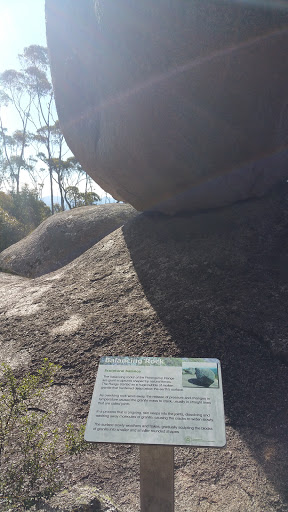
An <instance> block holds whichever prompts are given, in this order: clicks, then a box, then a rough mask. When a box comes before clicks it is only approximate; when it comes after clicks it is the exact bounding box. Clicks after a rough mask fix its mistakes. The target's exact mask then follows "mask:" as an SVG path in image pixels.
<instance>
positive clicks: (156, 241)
mask: <svg viewBox="0 0 288 512" xmlns="http://www.w3.org/2000/svg"><path fill="white" fill-rule="evenodd" d="M287 198H288V187H287V185H286V186H283V187H282V190H280V191H279V190H276V191H275V192H274V193H273V194H271V195H270V196H268V197H265V198H262V199H261V200H258V201H250V202H242V203H239V204H235V205H234V206H233V207H228V208H223V209H219V210H214V211H210V212H203V213H200V214H197V215H190V216H189V215H188V216H183V217H175V218H169V217H165V216H160V215H152V216H147V215H143V214H142V215H139V216H137V217H136V218H135V219H133V220H131V221H129V222H128V223H126V224H125V226H124V227H123V228H119V229H118V230H116V231H114V232H113V233H111V234H110V235H108V236H107V237H105V238H104V239H102V240H101V241H100V242H98V243H97V244H96V245H94V246H93V247H91V248H90V249H89V250H88V251H86V252H85V253H84V254H82V255H81V256H80V257H79V258H77V259H76V260H74V261H73V262H71V263H70V264H69V265H66V266H65V267H64V268H62V269H59V270H57V271H56V272H53V273H50V274H46V275H45V276H41V277H39V278H37V279H34V280H28V279H25V278H23V277H19V276H13V275H8V274H0V286H1V288H0V289H1V293H0V355H1V359H2V360H6V361H8V362H10V363H11V364H12V365H13V366H14V367H15V369H16V371H17V372H19V374H20V373H21V372H23V371H24V369H25V368H26V369H27V368H29V369H33V368H36V367H38V366H39V365H40V363H41V361H42V360H43V357H48V358H49V360H50V361H52V362H54V363H60V364H61V365H62V370H61V371H60V372H59V374H58V376H57V378H56V381H55V385H54V386H53V388H52V389H51V394H50V397H49V399H50V404H51V405H50V406H49V410H50V411H51V417H50V418H51V428H53V427H57V426H58V427H59V428H60V429H61V428H64V424H65V423H67V422H70V421H73V422H76V423H81V422H85V421H86V419H87V414H88V409H89V404H90V400H91V396H92V390H93V387H94V382H95V373H96V370H97V364H98V361H99V357H100V356H104V355H129V356H134V355H135V356H136V355H137V356H142V355H144V356H166V357H167V356H171V357H173V356H179V357H181V356H182V357H218V358H219V359H220V360H221V362H222V368H223V386H224V405H225V414H226V429H227V446H226V447H225V448H223V449H217V450H216V449H208V448H207V449H203V448H191V447H183V448H177V447H176V448H175V500H176V503H175V510H177V512H187V511H189V512H199V511H200V512H208V511H209V512H246V511H253V512H287V511H288V494H287V481H288V464H287V461H288V431H287V424H288V418H287V414H288V395H287V366H288V357H287V355H288V354H287V339H288V328H287V310H288V272H287V268H288V246H287V241H286V240H287V228H288V200H287ZM42 407H43V408H45V404H44V403H43V406H42ZM127 442H129V438H128V439H127ZM207 460H209V471H207ZM64 470H65V472H66V477H67V483H69V486H70V485H75V484H77V485H79V486H83V485H85V486H86V485H87V486H91V487H97V488H98V489H99V490H100V492H103V493H104V494H106V495H108V496H110V497H111V498H112V501H113V503H116V504H117V509H119V510H121V511H123V512H124V511H125V512H128V511H129V512H136V511H138V510H139V453H138V447H137V446H130V445H118V444H116V445H109V444H100V445H98V447H97V449H96V451H93V452H88V453H86V454H85V455H82V456H81V457H80V458H78V459H77V460H76V461H75V459H68V458H67V460H66V462H65V468H63V471H64Z"/></svg>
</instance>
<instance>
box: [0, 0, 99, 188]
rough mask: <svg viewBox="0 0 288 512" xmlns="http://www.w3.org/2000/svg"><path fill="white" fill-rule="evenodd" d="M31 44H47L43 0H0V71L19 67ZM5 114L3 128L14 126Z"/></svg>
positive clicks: (46, 186)
mask: <svg viewBox="0 0 288 512" xmlns="http://www.w3.org/2000/svg"><path fill="white" fill-rule="evenodd" d="M79 1H81V0H79ZM31 44H38V45H41V46H46V45H47V42H46V29H45V0H0V48H1V51H0V73H2V72H3V71H5V70H6V69H19V62H18V54H19V53H22V52H23V49H24V48H25V47H26V46H30V45H31ZM5 114H6V115H5V119H3V120H4V123H5V126H6V128H8V130H9V131H13V130H15V129H16V128H17V126H15V119H16V116H14V115H13V114H12V113H11V111H10V110H6V112H5ZM26 181H27V179H26ZM95 191H96V192H97V193H99V194H100V195H101V196H103V195H104V192H103V190H102V189H101V188H100V187H98V185H95ZM46 195H49V184H48V182H47V184H46V183H45V186H44V189H43V196H46Z"/></svg>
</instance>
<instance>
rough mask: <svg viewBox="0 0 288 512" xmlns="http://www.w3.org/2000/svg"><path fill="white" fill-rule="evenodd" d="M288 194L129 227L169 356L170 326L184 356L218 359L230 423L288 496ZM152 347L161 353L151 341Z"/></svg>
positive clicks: (147, 218) (141, 219) (151, 218)
mask: <svg viewBox="0 0 288 512" xmlns="http://www.w3.org/2000/svg"><path fill="white" fill-rule="evenodd" d="M286 193H287V185H286V186H285V187H282V190H279V189H278V188H277V190H275V191H273V193H271V194H270V195H269V196H267V197H264V198H262V199H259V200H255V201H246V202H242V203H237V204H235V205H233V206H230V207H227V208H221V209H219V210H210V211H207V212H201V213H198V214H194V215H192V214H187V215H185V214H183V215H182V216H177V217H167V216H164V215H156V214H155V215H146V214H142V215H140V216H138V217H137V218H135V219H133V220H132V221H130V222H129V223H127V224H126V225H125V226H124V227H123V233H124V237H125V241H126V244H127V247H128V249H129V251H130V255H131V258H132V261H133V265H134V267H135V270H136V272H137V275H138V278H139V281H140V283H141V285H142V287H143V290H144V292H145V295H146V297H147V299H148V301H149V302H150V304H151V306H152V307H153V308H154V310H155V312H156V313H157V317H158V318H159V319H160V321H161V323H162V324H163V326H164V327H165V329H163V341H165V343H166V346H165V355H167V331H168V333H169V336H170V341H171V347H172V346H173V347H175V344H176V346H177V355H178V356H179V357H197V358H199V357H211V358H218V359H220V361H221V364H222V373H223V389H224V405H225V413H226V417H227V424H228V425H230V426H232V427H233V428H234V429H236V430H237V431H238V432H239V433H240V434H241V437H242V439H243V440H244V441H245V443H246V445H247V446H248V447H249V449H250V450H251V452H252V454H253V457H254V458H255V459H256V460H257V461H258V463H259V464H260V465H261V466H262V468H263V469H264V471H265V473H266V475H267V477H268V479H269V480H270V482H271V483H272V484H273V486H274V488H275V489H276V490H277V491H278V492H279V493H280V495H282V497H283V498H284V499H288V490H287V481H288V465H287V461H288V429H287V424H288V414H287V411H288V407H287V397H288V392H287V388H288V379H287V365H288V357H287V345H286V341H285V340H286V339H287V335H288V332H287V308H288V286H287V284H288V283H287V277H286V274H285V273H284V274H283V272H282V268H283V262H284V263H285V265H286V263H287V264H288V250H287V244H286V245H285V243H284V241H285V239H286V238H285V233H287V227H288V207H287V201H286ZM165 333H166V335H165ZM165 336H166V337H165ZM150 352H151V355H159V356H161V354H158V353H157V354H154V352H153V346H151V347H150ZM173 355H175V348H174V352H173ZM192 380H193V379H192ZM228 443H229V440H228ZM268 454H269V455H268Z"/></svg>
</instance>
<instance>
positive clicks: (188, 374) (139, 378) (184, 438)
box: [85, 356, 226, 512]
mask: <svg viewBox="0 0 288 512" xmlns="http://www.w3.org/2000/svg"><path fill="white" fill-rule="evenodd" d="M85 440H86V441H91V442H98V443H99V442H100V443H101V442H102V443H124V444H132V443H135V444H139V445H140V495H141V512H174V446H201V447H204V446H207V447H209V448H211V447H221V446H225V444H226V437H225V420H224V403H223V390H222V378H221V366H220V362H219V360H218V359H204V358H202V359H200V358H198V359H192V358H167V357H111V356H107V357H101V360H100V364H99V368H98V374H97V379H96V383H95V387H94V392H93V396H92V402H91V406H90V411H89V416H88V421H87V425H86V431H85Z"/></svg>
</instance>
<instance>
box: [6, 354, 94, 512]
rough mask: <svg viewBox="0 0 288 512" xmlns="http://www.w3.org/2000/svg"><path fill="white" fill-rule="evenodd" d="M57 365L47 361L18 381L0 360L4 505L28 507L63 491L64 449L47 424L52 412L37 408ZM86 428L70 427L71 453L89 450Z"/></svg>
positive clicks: (69, 445)
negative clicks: (62, 466) (85, 438)
mask: <svg viewBox="0 0 288 512" xmlns="http://www.w3.org/2000/svg"><path fill="white" fill-rule="evenodd" d="M59 368H60V367H59V366H58V365H54V364H52V363H49V362H48V360H47V359H44V362H43V365H42V366H41V368H39V369H38V370H37V372H36V373H35V374H28V375H26V376H25V377H24V378H22V379H16V377H15V374H14V372H13V370H12V369H11V367H10V366H8V365H6V364H2V378H1V383H0V509H1V510H5V509H9V507H11V506H13V511H14V510H15V511H18V510H19V511H20V510H25V509H28V508H30V507H31V506H32V505H33V504H35V503H36V502H37V501H38V500H39V499H40V498H49V497H51V496H52V495H53V494H54V493H55V492H57V491H58V490H60V488H61V487H62V482H61V479H60V475H59V461H60V458H61V457H62V456H63V454H64V453H63V449H62V447H61V443H60V442H59V432H58V430H57V429H54V430H49V428H48V427H47V424H48V421H47V420H48V418H49V416H50V414H49V413H46V412H43V411H41V410H40V409H38V408H37V405H38V403H37V402H38V401H39V398H40V397H41V396H42V395H43V393H44V391H45V389H47V388H48V387H50V386H51V385H52V384H53V380H54V375H55V373H56V372H57V371H58V370H59ZM83 434H84V427H80V429H77V428H75V427H74V426H73V425H72V424H68V425H67V426H66V441H65V448H66V450H65V451H66V453H68V454H78V453H80V452H81V451H83V450H84V449H86V447H87V446H89V445H88V443H85V441H84V437H83Z"/></svg>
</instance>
